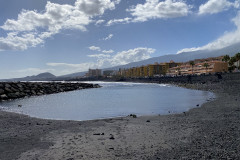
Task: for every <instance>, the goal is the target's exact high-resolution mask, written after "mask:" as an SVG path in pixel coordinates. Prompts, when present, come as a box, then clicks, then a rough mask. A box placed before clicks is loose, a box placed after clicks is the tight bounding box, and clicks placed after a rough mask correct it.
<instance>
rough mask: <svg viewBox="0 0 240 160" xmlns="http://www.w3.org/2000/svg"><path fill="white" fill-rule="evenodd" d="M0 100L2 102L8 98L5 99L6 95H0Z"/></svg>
mask: <svg viewBox="0 0 240 160" xmlns="http://www.w3.org/2000/svg"><path fill="white" fill-rule="evenodd" d="M0 98H1V99H3V100H6V99H8V97H7V95H6V94H2V95H0Z"/></svg>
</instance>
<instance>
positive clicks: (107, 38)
mask: <svg viewBox="0 0 240 160" xmlns="http://www.w3.org/2000/svg"><path fill="white" fill-rule="evenodd" d="M112 37H113V34H109V35H108V36H107V37H105V38H103V39H102V40H104V41H106V40H110V39H112Z"/></svg>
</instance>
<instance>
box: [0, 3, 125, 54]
mask: <svg viewBox="0 0 240 160" xmlns="http://www.w3.org/2000/svg"><path fill="white" fill-rule="evenodd" d="M119 2H120V1H119V0H115V1H111V0H94V1H86V0H76V2H75V4H74V5H68V4H57V3H51V2H49V1H48V2H47V4H46V6H45V11H43V12H37V11H36V10H22V11H21V13H19V15H18V18H17V20H14V19H8V20H7V21H6V22H5V23H4V24H3V25H2V26H0V28H2V29H3V30H5V31H7V32H9V33H8V36H7V37H0V38H1V39H0V50H2V51H3V50H19V49H20V50H25V49H27V48H28V47H35V46H36V45H38V44H41V43H43V42H44V41H45V39H46V38H49V37H51V36H53V35H54V34H57V33H59V32H60V31H61V30H65V29H77V30H81V31H86V30H87V29H86V26H87V25H89V24H90V23H92V22H93V18H94V17H96V16H101V15H102V14H104V12H105V10H108V9H109V10H113V9H115V4H118V3H119ZM33 33H34V34H33ZM13 34H15V35H14V36H15V37H16V38H17V39H21V38H25V37H24V36H27V37H29V34H31V35H34V37H33V38H34V43H33V44H32V43H30V42H25V41H19V42H18V44H17V46H16V45H13V43H14V40H13V39H12V37H11V36H12V35H13ZM21 42H22V44H20V43H21ZM19 46H20V47H19Z"/></svg>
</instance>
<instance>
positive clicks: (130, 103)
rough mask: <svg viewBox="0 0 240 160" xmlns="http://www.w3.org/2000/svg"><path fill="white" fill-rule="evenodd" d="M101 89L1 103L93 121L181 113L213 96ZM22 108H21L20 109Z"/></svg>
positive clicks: (137, 86) (142, 87)
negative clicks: (128, 116)
mask: <svg viewBox="0 0 240 160" xmlns="http://www.w3.org/2000/svg"><path fill="white" fill-rule="evenodd" d="M95 83H98V84H100V85H101V86H103V87H102V88H96V89H86V90H78V91H72V92H65V93H58V94H52V95H44V96H38V97H30V98H25V99H19V100H14V101H10V102H3V103H0V107H1V108H2V109H3V110H7V111H11V112H17V113H22V114H27V115H30V116H32V117H38V118H45V119H62V120H90V119H100V118H109V117H117V116H126V115H129V114H131V113H133V114H137V115H151V114H168V112H169V111H170V113H180V112H183V111H187V110H189V109H190V108H193V107H196V105H197V104H200V105H201V104H202V103H204V102H206V100H207V99H209V98H210V97H214V95H213V94H212V93H210V92H205V91H196V90H189V89H184V88H178V87H173V86H169V85H161V84H142V83H126V82H119V83H118V82H95ZM19 104H21V105H22V107H21V108H19V107H18V105H19Z"/></svg>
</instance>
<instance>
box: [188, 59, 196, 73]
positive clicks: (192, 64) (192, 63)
mask: <svg viewBox="0 0 240 160" xmlns="http://www.w3.org/2000/svg"><path fill="white" fill-rule="evenodd" d="M189 64H190V65H191V66H192V74H193V66H194V65H195V63H194V61H190V62H189Z"/></svg>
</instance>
